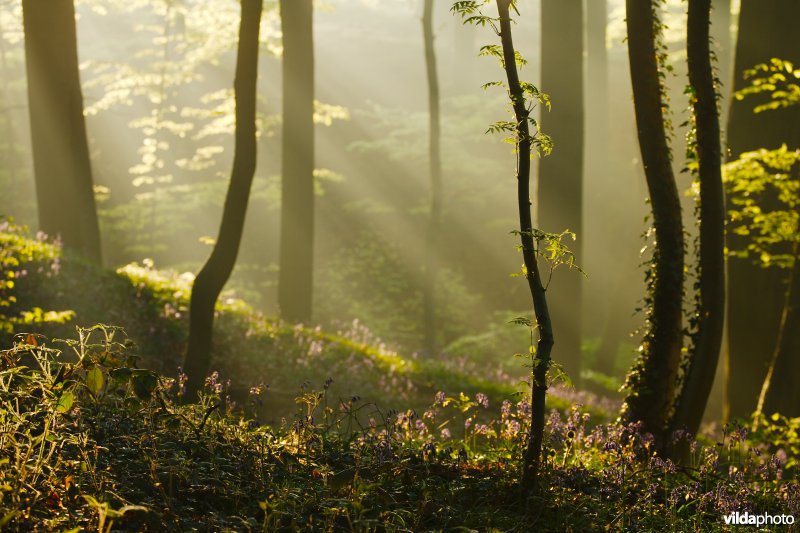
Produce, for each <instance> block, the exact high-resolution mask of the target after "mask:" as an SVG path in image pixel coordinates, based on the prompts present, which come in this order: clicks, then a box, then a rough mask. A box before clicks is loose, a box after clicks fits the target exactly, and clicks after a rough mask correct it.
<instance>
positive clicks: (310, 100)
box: [278, 0, 314, 322]
mask: <svg viewBox="0 0 800 533" xmlns="http://www.w3.org/2000/svg"><path fill="white" fill-rule="evenodd" d="M280 10H281V27H282V29H283V126H282V128H283V130H282V131H283V146H282V156H281V161H282V166H283V167H282V180H281V237H280V239H281V242H280V260H279V261H280V272H279V279H278V305H279V306H280V309H281V315H282V316H283V318H284V319H286V320H288V321H290V322H307V321H309V320H311V309H312V308H311V305H312V282H313V265H314V40H313V1H312V0H281V2H280Z"/></svg>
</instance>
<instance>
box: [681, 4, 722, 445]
mask: <svg viewBox="0 0 800 533" xmlns="http://www.w3.org/2000/svg"><path fill="white" fill-rule="evenodd" d="M710 12H711V0H689V16H688V23H687V52H688V61H689V83H690V84H691V87H692V90H693V91H694V97H693V101H692V106H693V110H694V118H695V128H696V137H697V138H696V143H697V144H696V156H697V159H698V163H699V170H698V180H699V182H700V198H699V202H700V207H699V216H700V252H699V253H700V257H699V265H698V266H699V268H698V270H699V272H698V276H699V279H698V291H699V301H698V305H697V309H696V313H697V316H696V319H697V321H698V323H697V330H696V333H695V336H694V347H693V348H694V349H693V352H692V353H689V354H688V360H687V362H686V366H685V374H684V376H683V382H682V390H681V393H680V397H679V400H678V403H677V405H676V410H675V415H674V418H673V424H672V427H673V429H686V430H688V431H689V432H690V433H691V434H693V435H694V434H697V430H698V429H699V428H700V422H701V421H702V420H703V413H704V412H705V408H706V404H707V403H708V397H709V395H710V393H711V386H712V385H713V383H714V376H715V374H716V371H717V364H718V362H719V351H720V346H721V344H722V329H723V326H724V323H725V195H724V192H723V187H722V167H721V164H722V149H721V144H720V126H719V114H718V111H717V93H716V84H715V83H714V72H713V69H712V66H711V55H710V53H711V50H710V48H709V42H710V35H709V28H710V24H711V20H710Z"/></svg>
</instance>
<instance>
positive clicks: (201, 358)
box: [184, 0, 263, 400]
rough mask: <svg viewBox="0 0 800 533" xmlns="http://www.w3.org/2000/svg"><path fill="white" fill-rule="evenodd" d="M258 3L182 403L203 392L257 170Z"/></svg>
mask: <svg viewBox="0 0 800 533" xmlns="http://www.w3.org/2000/svg"><path fill="white" fill-rule="evenodd" d="M262 7H263V0H241V8H242V14H241V20H240V24H239V44H238V47H237V55H236V74H235V79H234V84H233V85H234V98H235V101H236V132H235V147H234V153H233V169H232V170H231V179H230V182H229V183H228V192H227V194H226V196H225V206H224V208H223V211H222V222H221V224H220V228H219V234H218V237H217V241H216V243H215V244H214V248H213V250H212V251H211V255H210V256H209V258H208V260H207V261H206V263H205V264H204V265H203V268H201V269H200V272H198V274H197V277H196V278H195V280H194V284H193V285H192V295H191V298H190V302H189V346H188V349H187V351H186V357H185V361H184V372H185V373H186V374H187V376H188V381H187V382H186V398H187V399H189V400H193V399H194V395H195V394H196V392H197V391H199V390H200V389H201V388H202V386H203V380H204V379H205V377H206V375H207V374H208V371H209V368H210V364H211V347H212V332H213V327H214V307H215V304H216V301H217V298H218V297H219V294H220V292H221V291H222V288H223V287H224V286H225V283H226V282H227V281H228V278H229V277H230V275H231V271H232V270H233V266H234V264H235V263H236V257H237V255H238V254H239V244H240V242H241V239H242V229H243V228H244V221H245V215H246V213H247V204H248V202H249V200H250V186H251V185H252V183H253V176H254V174H255V170H256V85H257V81H258V46H259V28H260V25H261V11H262Z"/></svg>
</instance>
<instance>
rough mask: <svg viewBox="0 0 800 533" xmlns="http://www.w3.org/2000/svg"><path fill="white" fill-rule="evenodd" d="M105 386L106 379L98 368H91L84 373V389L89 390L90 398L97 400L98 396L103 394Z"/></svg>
mask: <svg viewBox="0 0 800 533" xmlns="http://www.w3.org/2000/svg"><path fill="white" fill-rule="evenodd" d="M105 384H106V377H105V376H104V375H103V371H102V370H101V369H100V367H99V366H93V367H92V368H91V369H90V370H89V371H88V372H87V373H86V387H87V388H88V389H89V392H91V393H92V396H94V397H95V398H98V397H99V396H100V394H101V393H102V392H103V387H104V386H105Z"/></svg>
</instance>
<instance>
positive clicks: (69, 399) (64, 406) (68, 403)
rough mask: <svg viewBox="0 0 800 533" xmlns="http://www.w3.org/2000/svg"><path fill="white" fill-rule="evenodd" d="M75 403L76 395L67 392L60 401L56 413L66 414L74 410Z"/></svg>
mask: <svg viewBox="0 0 800 533" xmlns="http://www.w3.org/2000/svg"><path fill="white" fill-rule="evenodd" d="M73 403H75V395H74V394H72V393H71V392H70V391H66V392H65V393H64V394H62V395H61V397H60V398H59V399H58V404H57V405H56V411H58V412H59V413H66V412H67V411H69V410H70V409H71V408H72V404H73Z"/></svg>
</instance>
